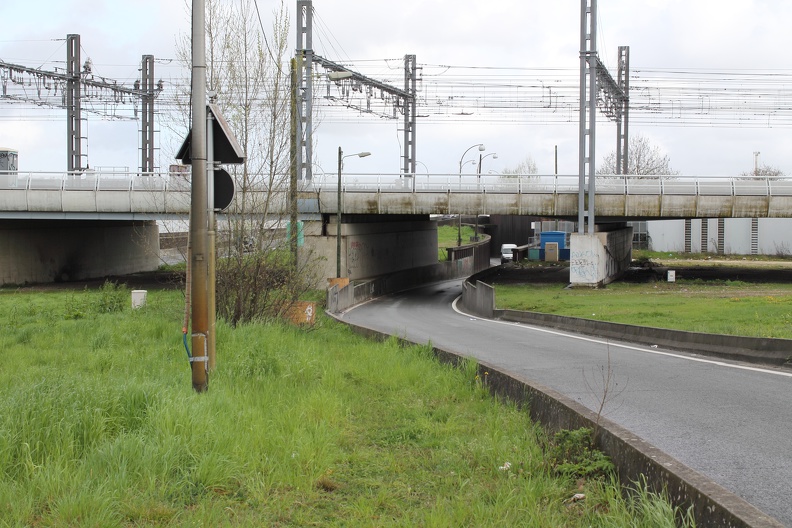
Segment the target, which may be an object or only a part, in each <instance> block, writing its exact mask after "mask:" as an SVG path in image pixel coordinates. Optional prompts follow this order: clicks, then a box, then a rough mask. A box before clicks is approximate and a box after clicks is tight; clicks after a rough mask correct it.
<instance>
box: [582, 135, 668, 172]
mask: <svg viewBox="0 0 792 528" xmlns="http://www.w3.org/2000/svg"><path fill="white" fill-rule="evenodd" d="M616 172H617V171H616V152H615V151H614V152H611V153H610V154H608V155H607V156H605V159H603V160H602V164H601V165H600V167H599V168H598V169H597V174H598V175H612V174H616ZM627 174H636V175H657V176H675V175H677V174H679V171H677V170H674V169H672V168H671V166H670V163H669V158H668V155H666V154H663V152H662V151H661V150H660V148H659V147H658V146H657V145H653V144H652V143H651V141H649V139H648V138H647V137H646V136H643V135H641V134H635V135H633V136H631V137H630V143H629V146H628V149H627Z"/></svg>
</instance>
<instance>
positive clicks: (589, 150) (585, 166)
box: [578, 0, 597, 234]
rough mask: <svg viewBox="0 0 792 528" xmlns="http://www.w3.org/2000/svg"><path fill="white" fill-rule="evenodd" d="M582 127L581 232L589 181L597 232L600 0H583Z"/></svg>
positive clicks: (590, 214)
mask: <svg viewBox="0 0 792 528" xmlns="http://www.w3.org/2000/svg"><path fill="white" fill-rule="evenodd" d="M580 10H581V12H580V128H579V133H580V137H579V154H578V170H579V172H578V232H579V233H581V234H582V233H583V232H584V226H585V221H586V216H585V213H584V211H585V209H586V193H587V189H586V183H588V207H589V209H588V226H589V228H588V232H589V234H593V233H594V193H595V191H596V189H595V183H594V180H595V178H594V173H595V170H594V163H595V152H596V150H595V145H596V135H597V106H596V105H597V0H581V1H580Z"/></svg>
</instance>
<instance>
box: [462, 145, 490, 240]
mask: <svg viewBox="0 0 792 528" xmlns="http://www.w3.org/2000/svg"><path fill="white" fill-rule="evenodd" d="M476 147H478V149H479V152H484V151H485V150H487V147H485V146H484V143H476V144H475V145H472V146H470V147H468V149H467V150H466V151H465V152H463V153H462V157H461V158H459V187H460V189H459V190H460V191H461V190H462V161H464V159H465V155H466V154H467V153H468V152H470V151H471V150H472V149H474V148H476ZM461 245H462V211H459V221H458V223H457V247H459V246H461Z"/></svg>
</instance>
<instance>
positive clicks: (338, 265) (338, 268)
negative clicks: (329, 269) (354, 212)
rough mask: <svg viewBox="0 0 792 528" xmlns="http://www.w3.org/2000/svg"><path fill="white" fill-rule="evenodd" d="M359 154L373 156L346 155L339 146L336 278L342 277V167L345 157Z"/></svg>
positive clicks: (364, 153)
mask: <svg viewBox="0 0 792 528" xmlns="http://www.w3.org/2000/svg"><path fill="white" fill-rule="evenodd" d="M352 156H357V157H358V158H365V157H366V156H371V152H358V153H357V154H347V155H346V156H344V151H343V150H341V147H338V204H337V208H336V278H339V279H340V278H341V168H342V167H343V164H344V158H350V157H352Z"/></svg>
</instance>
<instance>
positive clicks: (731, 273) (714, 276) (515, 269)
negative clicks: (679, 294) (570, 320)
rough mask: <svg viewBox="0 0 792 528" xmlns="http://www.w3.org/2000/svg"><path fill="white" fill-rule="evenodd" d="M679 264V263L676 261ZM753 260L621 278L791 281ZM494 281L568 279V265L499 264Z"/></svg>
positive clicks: (633, 271) (789, 272)
mask: <svg viewBox="0 0 792 528" xmlns="http://www.w3.org/2000/svg"><path fill="white" fill-rule="evenodd" d="M675 264H676V263H675ZM753 264H754V263H750V264H745V265H740V264H738V263H735V262H734V261H724V263H723V264H722V265H717V266H713V265H704V266H702V265H696V264H692V265H691V264H685V265H672V266H649V267H639V266H636V267H632V268H630V269H629V270H627V272H625V274H624V275H623V276H622V277H621V278H620V279H619V280H620V281H623V282H636V283H645V282H662V281H665V280H666V277H667V272H668V270H674V271H675V272H676V279H677V280H697V279H698V280H702V281H706V282H715V281H741V282H745V283H757V284H758V283H763V284H787V283H792V268H776V267H770V266H761V267H757V266H754V265H753ZM489 280H491V281H492V282H493V283H495V284H530V283H567V284H568V283H569V267H568V266H563V265H554V264H544V265H531V266H526V267H522V266H519V265H516V264H506V265H504V266H500V267H499V268H498V270H496V271H494V272H493V273H492V275H490V276H489Z"/></svg>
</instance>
